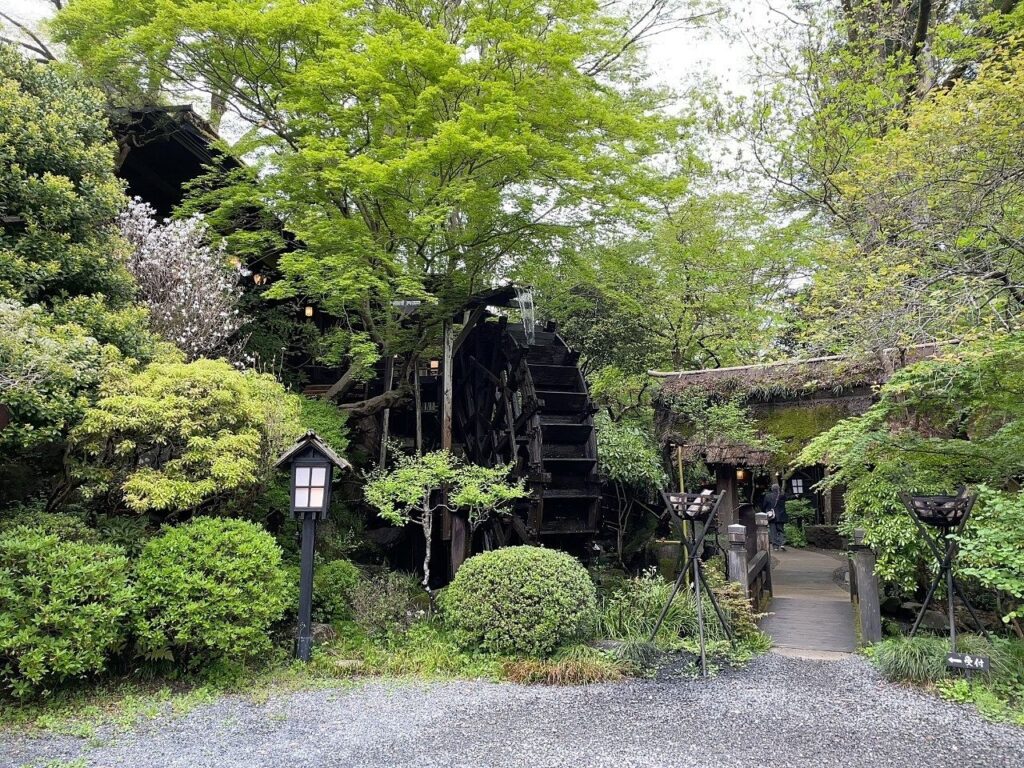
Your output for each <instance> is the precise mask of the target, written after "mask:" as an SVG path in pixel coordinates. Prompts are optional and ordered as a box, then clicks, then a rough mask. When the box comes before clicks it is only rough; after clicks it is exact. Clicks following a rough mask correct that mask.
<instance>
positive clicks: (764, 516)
mask: <svg viewBox="0 0 1024 768" xmlns="http://www.w3.org/2000/svg"><path fill="white" fill-rule="evenodd" d="M754 523H755V525H756V526H757V551H758V552H766V553H768V564H767V565H766V566H765V587H767V589H768V594H769V595H773V596H774V594H775V591H774V590H773V589H772V544H771V538H770V537H769V536H768V513H767V512H758V513H757V514H755V515H754Z"/></svg>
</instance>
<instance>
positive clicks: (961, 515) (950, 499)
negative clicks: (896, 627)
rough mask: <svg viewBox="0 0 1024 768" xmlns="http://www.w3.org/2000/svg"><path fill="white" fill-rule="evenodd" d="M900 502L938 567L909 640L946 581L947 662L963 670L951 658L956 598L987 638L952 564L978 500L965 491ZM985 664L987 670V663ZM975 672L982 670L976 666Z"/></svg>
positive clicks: (911, 498) (954, 632)
mask: <svg viewBox="0 0 1024 768" xmlns="http://www.w3.org/2000/svg"><path fill="white" fill-rule="evenodd" d="M900 498H901V499H902V500H903V504H904V505H905V506H906V508H907V511H908V512H909V513H910V517H911V519H912V520H913V521H914V523H915V524H916V525H917V527H918V529H920V531H921V536H922V538H923V539H924V540H925V542H926V543H927V545H928V548H929V549H930V550H931V552H932V554H933V555H934V556H935V560H936V562H938V564H939V570H938V571H936V573H935V578H934V579H932V583H931V584H930V585H929V587H928V592H927V593H926V594H925V597H924V602H923V603H922V605H921V610H920V611H918V614H917V618H916V619H915V620H914V626H913V627H911V629H910V636H911V637H913V636H914V635H915V634H916V633H917V630H918V627H920V626H921V621H922V619H924V615H925V611H927V610H928V605H929V604H930V603H931V601H932V598H934V597H935V592H936V590H937V589H938V587H939V584H941V583H942V580H943V578H945V581H946V600H947V607H948V614H949V650H950V656H949V662H950V666H956V667H959V668H965V667H963V666H962V665H961V664H960V663H959V662H958V661H957V660H956V659H955V658H954V657H958V656H959V654H958V653H957V649H956V613H955V611H954V596H955V595H959V596H960V599H961V600H962V601H963V604H964V605H965V606H966V607H967V610H968V612H969V613H970V614H971V619H972V620H973V621H974V624H975V625H976V626H977V627H978V630H979V631H980V632H981V633H982V634H984V635H986V636H987V635H988V632H987V631H986V629H985V627H984V626H983V625H982V623H981V622H980V621H979V620H978V616H977V614H976V613H975V612H974V606H972V605H971V603H970V601H969V600H968V599H967V596H966V595H964V592H963V590H962V589H961V588H960V585H959V584H958V583H957V581H956V579H955V578H954V576H953V563H954V561H955V560H956V555H957V537H958V536H959V535H960V534H961V533H963V530H964V526H966V525H967V518H968V517H970V514H971V509H973V507H974V502H975V500H976V499H977V496H976V495H975V494H972V493H968V492H967V489H966V488H964V489H961V490H960V493H959V494H957V495H956V496H910V495H909V494H906V493H903V494H900ZM943 544H944V545H945V551H943ZM985 664H986V666H987V660H986V661H985ZM978 668H981V667H980V666H979V667H978Z"/></svg>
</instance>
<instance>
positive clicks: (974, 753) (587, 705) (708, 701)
mask: <svg viewBox="0 0 1024 768" xmlns="http://www.w3.org/2000/svg"><path fill="white" fill-rule="evenodd" d="M100 736H101V737H102V738H99V739H97V738H95V737H94V738H93V739H90V740H84V739H76V738H72V737H66V736H52V735H45V736H42V737H40V738H27V737H24V736H15V735H13V734H10V733H0V766H4V767H6V766H24V765H39V766H42V765H46V764H47V763H48V762H50V761H54V760H64V761H71V760H74V759H76V758H82V759H83V760H84V762H85V764H86V765H89V766H130V767H132V768H134V767H136V766H137V767H138V768H155V767H158V766H159V767H167V768H170V767H172V766H174V767H177V766H181V767H182V768H184V767H185V766H187V767H188V768H204V767H205V766H210V767H211V768H213V767H216V768H236V767H237V768H256V767H257V766H268V767H270V766H273V768H291V767H292V766H296V767H298V766H303V767H306V766H318V767H326V766H346V768H347V767H348V766H367V767H371V766H372V767H376V766H380V767H381V768H384V767H385V766H387V767H388V768H398V767H399V766H416V767H417V768H429V767H431V766H503V767H505V766H508V767H509V768H512V767H519V766H521V767H522V768H555V767H556V766H567V767H571V768H579V767H580V766H609V767H611V766H614V767H615V768H626V767H627V766H644V768H648V767H649V766H701V767H702V768H726V766H744V768H759V767H761V766H780V767H781V766H785V767H786V768H798V767H799V766H809V767H813V768H830V767H831V766H837V767H838V766H842V767H843V768H859V767H861V766H864V767H865V768H868V767H870V768H884V767H885V766H899V767H900V768H917V767H918V766H921V767H922V768H942V767H943V766H951V767H955V768H974V767H975V766H977V767H978V768H982V767H984V768H997V767H998V766H1013V768H1021V766H1024V730H1021V729H1017V728H1013V727H1011V726H1000V725H993V724H990V723H986V722H985V721H984V720H982V719H981V718H980V717H979V716H978V715H976V714H975V713H973V712H972V711H971V710H969V709H967V708H964V707H960V706H957V705H954V704H949V703H946V702H943V701H940V700H938V699H936V698H934V697H931V696H928V695H925V694H922V693H919V692H917V691H914V690H910V689H906V688H902V687H899V686H894V685H890V684H888V683H885V682H884V681H882V680H880V679H879V678H878V676H877V675H876V673H875V672H874V671H873V670H872V668H871V667H870V666H869V665H868V664H867V663H866V662H864V661H863V660H861V659H858V658H849V659H843V660H841V661H806V660H802V659H792V658H786V657H782V656H777V655H775V654H768V655H766V656H763V657H761V658H759V659H756V660H755V661H754V662H752V663H751V664H750V665H749V666H748V667H747V668H745V669H743V670H739V671H733V672H725V673H723V674H721V675H719V676H718V677H717V678H714V679H712V680H710V681H706V682H705V681H699V680H682V681H637V682H629V683H620V684H610V685H597V686H590V687H586V688H548V687H541V686H535V687H520V686H514V685H495V684H492V683H484V682H456V683H445V684H425V683H419V684H413V683H385V682H370V683H367V684H365V685H360V686H356V687H353V688H349V689H338V690H320V691H308V692H303V693H295V694H288V695H283V696H280V697H275V698H271V699H270V700H269V701H268V702H267V703H266V704H254V703H252V702H251V701H248V700H245V699H241V698H235V697H227V698H224V699H221V700H219V701H217V702H216V703H213V704H210V705H206V706H202V707H199V708H197V709H195V710H193V711H192V712H191V713H190V714H188V715H186V716H184V717H178V718H174V717H170V716H167V717H160V718H157V719H156V720H152V721H147V722H146V723H144V724H143V725H141V726H139V727H138V728H137V729H135V730H133V731H130V732H127V733H125V732H122V733H108V734H100Z"/></svg>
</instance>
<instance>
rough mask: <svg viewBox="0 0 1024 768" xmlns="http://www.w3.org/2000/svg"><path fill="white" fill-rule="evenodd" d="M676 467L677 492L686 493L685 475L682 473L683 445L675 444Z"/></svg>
mask: <svg viewBox="0 0 1024 768" xmlns="http://www.w3.org/2000/svg"><path fill="white" fill-rule="evenodd" d="M676 467H677V469H678V470H679V492H680V493H686V476H685V475H684V473H683V446H681V445H677V446H676Z"/></svg>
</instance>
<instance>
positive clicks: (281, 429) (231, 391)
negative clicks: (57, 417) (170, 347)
mask: <svg viewBox="0 0 1024 768" xmlns="http://www.w3.org/2000/svg"><path fill="white" fill-rule="evenodd" d="M301 408H302V403H301V399H300V398H299V397H298V396H297V395H289V394H287V393H286V392H285V391H284V389H283V388H282V387H281V385H280V384H278V383H277V382H276V381H274V379H273V378H272V377H270V376H267V375H263V374H257V373H254V372H252V371H245V372H240V371H237V370H235V369H234V368H232V367H231V366H230V365H229V364H228V363H227V362H225V361H223V360H203V359H200V360H196V361H195V362H192V363H187V364H186V363H182V362H178V361H176V360H175V361H168V362H155V363H151V364H150V365H148V366H146V367H145V368H143V369H142V370H140V371H139V372H137V373H135V372H132V371H126V370H116V371H113V372H111V374H110V375H109V376H108V378H107V379H106V380H105V381H104V383H103V385H102V388H101V390H100V396H99V400H98V401H97V403H96V404H95V405H94V406H92V407H91V408H89V409H88V410H87V412H86V414H85V418H84V419H83V421H82V423H81V424H80V425H79V426H78V427H77V428H76V429H75V431H74V433H73V434H72V441H73V444H74V447H75V449H76V454H77V456H78V457H79V461H78V462H77V463H76V465H75V466H74V472H75V474H76V475H77V476H78V477H80V478H81V479H82V480H84V481H85V492H86V493H87V494H88V495H90V496H94V497H95V496H99V495H101V494H110V495H111V496H112V498H113V499H114V503H115V504H116V503H118V501H119V500H120V499H123V503H124V504H125V505H126V506H128V507H129V508H131V509H133V510H135V511H139V512H148V511H154V512H164V513H167V512H173V511H182V510H189V509H195V508H196V507H198V506H200V505H201V504H203V503H204V502H206V501H207V500H209V499H211V498H214V497H217V496H221V497H225V496H230V495H232V494H237V493H240V492H244V491H247V490H251V489H252V488H253V487H254V486H256V485H257V484H258V483H260V482H262V481H264V480H265V479H266V478H267V477H268V476H269V474H270V466H271V463H272V462H273V461H274V460H275V459H276V458H277V456H278V455H279V452H280V451H281V450H282V449H283V448H284V447H285V446H286V445H287V444H288V443H290V442H291V441H292V440H294V439H295V438H297V437H298V435H299V434H301V432H302V424H301V421H300V418H301Z"/></svg>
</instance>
